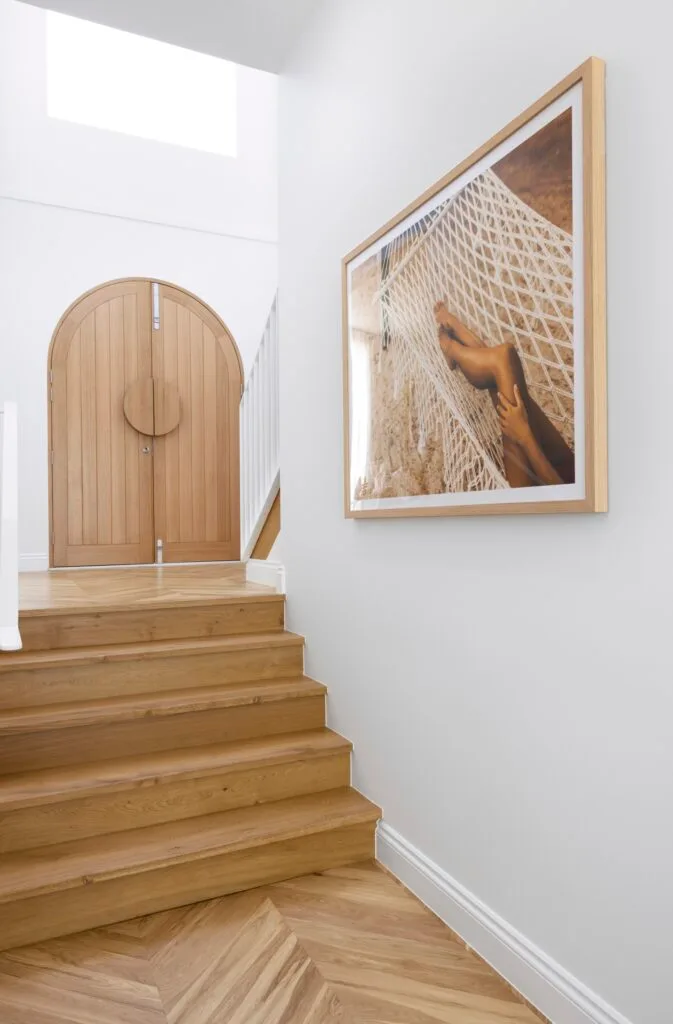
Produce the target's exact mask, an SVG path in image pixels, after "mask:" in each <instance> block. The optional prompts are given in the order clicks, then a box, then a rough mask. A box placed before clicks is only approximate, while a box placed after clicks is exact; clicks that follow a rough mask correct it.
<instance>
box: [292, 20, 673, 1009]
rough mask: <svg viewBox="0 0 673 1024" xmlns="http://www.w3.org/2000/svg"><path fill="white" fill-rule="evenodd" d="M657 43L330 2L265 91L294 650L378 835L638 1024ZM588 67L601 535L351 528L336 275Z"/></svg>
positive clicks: (655, 282)
mask: <svg viewBox="0 0 673 1024" xmlns="http://www.w3.org/2000/svg"><path fill="white" fill-rule="evenodd" d="M670 28H671V24H670V14H669V13H667V8H666V7H665V6H664V5H662V4H660V3H658V2H656V0H643V2H642V3H640V4H639V5H638V6H637V7H634V5H633V4H632V3H626V2H624V0H557V3H555V4H553V5H550V4H543V3H539V2H538V0H515V2H512V3H507V4H503V3H502V2H501V0H472V2H471V3H469V4H467V3H459V2H455V0H441V2H440V0H413V2H412V0H339V2H338V3H337V2H325V3H324V4H323V7H322V9H321V14H320V16H319V18H317V19H316V21H315V22H314V24H313V27H312V30H311V32H310V33H309V34H308V35H307V37H306V38H305V40H304V45H303V46H302V48H301V50H300V51H299V52H297V53H296V55H295V58H294V60H293V62H292V64H291V66H290V67H288V69H287V74H285V75H283V77H282V79H281V118H280V139H281V182H280V185H281V220H280V232H281V248H280V259H281V267H280V287H281V294H282V302H281V344H282V354H281V355H282V358H281V376H282V379H281V410H282V420H281V438H282V458H281V464H282V475H283V552H284V560H285V563H286V566H287V572H288V587H289V595H290V597H289V624H290V628H293V629H297V630H299V631H301V632H302V633H305V634H306V635H307V637H308V671H309V672H310V673H311V674H312V675H314V676H316V677H317V678H318V679H321V680H323V681H325V682H326V683H328V684H329V687H330V702H329V708H330V721H331V725H332V726H333V727H335V728H336V729H338V730H339V731H341V732H343V733H344V734H345V735H347V736H349V737H350V738H351V739H353V740H354V741H355V751H356V756H355V782H356V784H357V786H358V787H359V788H361V789H362V790H363V791H364V792H365V793H366V794H368V795H369V796H371V797H372V798H373V799H375V800H377V801H379V802H381V803H382V805H383V807H384V810H385V818H386V820H387V822H389V823H390V825H391V826H393V827H394V828H395V829H397V830H398V831H399V832H400V833H401V834H402V835H403V836H404V837H405V838H406V839H407V840H409V841H410V842H412V843H413V844H415V845H416V846H417V847H418V848H420V850H421V851H423V853H424V854H426V855H427V856H428V857H430V858H432V859H433V860H434V861H435V862H436V863H438V864H439V865H440V866H441V867H442V868H443V869H444V870H445V871H447V872H449V873H450V875H451V876H453V877H454V878H455V879H457V880H458V881H459V882H460V883H462V884H463V885H464V886H466V887H467V888H468V889H469V890H470V891H471V892H472V893H474V894H476V895H477V896H478V897H479V898H480V899H481V900H483V901H485V903H486V904H488V905H489V906H490V907H491V908H493V909H494V910H495V911H497V912H498V913H499V914H500V915H502V917H503V918H505V919H506V920H507V921H508V922H510V923H511V924H512V925H514V926H515V927H516V928H518V929H519V930H520V931H521V932H522V933H523V934H524V935H526V936H527V937H528V938H529V939H531V940H532V941H533V942H535V943H537V945H538V946H540V947H541V948H542V949H543V950H544V951H545V952H546V953H547V954H549V955H550V956H551V957H553V958H555V959H556V961H558V962H559V963H560V964H561V965H563V966H564V967H565V968H566V969H567V970H569V971H570V972H572V974H573V975H574V976H575V977H576V978H578V979H580V981H582V982H584V983H586V984H587V985H588V986H590V987H591V989H592V990H594V991H595V992H596V993H598V994H599V995H600V996H602V997H604V998H605V999H606V1000H608V1001H609V1002H610V1003H611V1004H613V1005H614V1006H615V1007H617V1008H618V1009H619V1010H620V1011H621V1012H622V1013H623V1014H625V1015H626V1016H627V1017H629V1018H630V1019H631V1020H632V1021H633V1022H634V1024H665V1022H670V1020H671V1010H670V1006H671V996H670V951H671V942H670V920H671V912H672V911H673V883H672V882H671V864H672V863H673V824H672V821H673V819H672V815H671V806H673V802H672V797H673V791H672V789H673V787H672V783H671V779H672V778H673V743H672V742H671V728H672V727H671V723H672V722H673V689H672V687H671V662H672V658H671V652H670V644H669V636H670V631H671V630H670V616H671V589H672V588H671V568H672V555H673V529H672V528H671V507H672V502H673V473H672V472H671V465H672V460H673V455H672V445H671V429H670V417H669V410H670V404H671V403H670V381H671V380H672V379H673V344H671V329H670V319H671V317H670V294H671V285H670V278H671V268H672V266H673V251H672V249H671V237H672V236H673V232H672V230H671V229H672V227H673V225H672V223H671V222H672V219H673V218H672V214H671V208H670V204H669V202H668V200H667V185H668V181H669V179H670V177H671V173H672V172H673V137H672V136H671V132H670V131H669V130H668V125H669V122H670V109H669V108H670V96H671V94H672V93H673V67H672V65H671V59H670V52H669V50H670ZM592 53H593V54H596V55H598V56H602V57H604V58H605V59H606V60H607V64H608V225H609V244H608V248H609V254H608V255H609V362H610V371H609V415H610V438H609V440H610V512H609V514H607V515H602V516H587V517H574V518H573V517H571V516H536V517H528V518H517V517H504V518H490V517H489V518H474V519H470V518H464V519H446V520H442V519H437V520H430V521H427V520H406V521H405V520H390V521H384V520H383V521H381V520H379V521H376V520H373V521H372V520H369V521H347V520H345V519H344V518H343V514H342V465H343V450H342V404H341V403H342V392H341V334H340V331H341V324H340V303H341V296H340V262H339V261H340V259H341V257H342V256H343V254H344V253H346V252H347V251H349V250H350V249H351V248H352V247H353V246H354V245H355V244H357V243H358V242H360V241H361V240H362V239H363V238H364V237H366V236H367V235H368V234H369V233H370V232H372V231H373V230H375V229H376V228H377V227H379V226H380V225H381V224H382V223H383V222H385V221H386V220H387V219H388V218H390V217H391V216H392V215H394V214H395V213H396V212H397V211H398V210H399V209H400V208H402V207H403V206H404V205H405V204H407V203H408V202H409V201H410V200H412V199H414V198H415V197H416V196H417V195H418V194H419V193H420V192H421V191H422V190H423V189H424V188H425V187H426V186H427V185H429V184H430V183H431V182H432V181H433V180H436V179H437V178H438V177H439V176H441V175H442V174H443V173H445V172H446V171H447V170H449V169H450V168H451V167H452V166H453V165H455V164H456V163H457V162H458V161H459V160H461V159H462V158H463V157H465V156H466V155H467V154H469V153H470V152H471V151H472V150H473V149H474V148H476V147H477V146H478V145H480V144H481V143H482V142H484V141H485V140H486V139H488V138H489V137H490V136H491V135H492V134H493V133H494V132H496V131H497V130H498V129H499V128H501V127H502V126H503V125H504V124H505V123H506V122H507V121H509V120H510V119H511V118H512V117H513V116H515V115H517V114H518V113H519V112H520V111H521V110H523V109H524V108H525V107H526V106H528V105H529V104H530V103H531V102H532V101H534V100H535V99H537V98H538V96H540V95H541V94H542V93H543V92H544V91H545V90H546V89H547V88H549V87H551V86H552V85H554V84H555V83H556V81H558V80H560V79H561V78H562V77H563V76H564V75H565V74H566V73H568V72H569V71H570V70H572V69H573V68H574V67H576V66H577V65H578V64H580V63H581V62H582V61H583V60H584V59H585V58H586V57H587V56H589V55H590V54H592ZM566 1019H567V1018H566ZM606 1019H613V1018H606ZM559 1021H560V1018H559Z"/></svg>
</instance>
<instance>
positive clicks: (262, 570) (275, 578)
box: [245, 558, 286, 594]
mask: <svg viewBox="0 0 673 1024" xmlns="http://www.w3.org/2000/svg"><path fill="white" fill-rule="evenodd" d="M245 566H246V568H245V578H246V579H247V581H248V583H262V584H263V585H264V586H265V587H273V589H274V590H275V591H276V592H277V593H278V594H285V593H286V590H285V567H284V566H283V565H281V563H280V562H270V561H268V560H266V561H264V560H262V559H261V558H249V559H248V561H247V562H246V563H245Z"/></svg>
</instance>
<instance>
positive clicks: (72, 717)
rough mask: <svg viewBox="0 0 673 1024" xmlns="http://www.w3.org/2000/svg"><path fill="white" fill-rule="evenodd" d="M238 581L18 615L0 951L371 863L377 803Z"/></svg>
mask: <svg viewBox="0 0 673 1024" xmlns="http://www.w3.org/2000/svg"><path fill="white" fill-rule="evenodd" d="M130 571H132V570H129V572H130ZM103 572H105V570H103ZM248 587H249V590H250V592H249V593H248V592H246V585H245V584H242V585H241V587H239V588H238V589H237V590H236V592H235V593H233V594H230V595H228V596H222V597H208V598H207V599H193V598H185V599H184V600H180V599H172V600H170V601H166V600H165V599H163V598H161V597H157V598H156V599H152V598H150V599H144V600H143V601H142V603H136V604H133V603H131V604H129V603H128V602H126V603H114V600H113V599H111V600H110V601H109V602H108V603H107V604H101V603H100V602H98V603H96V604H95V605H92V604H91V603H89V602H83V603H81V604H78V605H75V606H72V607H54V608H36V609H32V610H30V611H25V612H23V613H22V614H21V618H20V627H21V633H22V637H23V641H24V650H23V651H21V652H18V653H15V654H6V655H2V656H0V949H9V948H12V947H15V946H19V945H24V944H28V943H33V942H37V941H41V940H43V939H47V938H51V937H54V936H58V935H65V934H68V933H70V932H76V931H80V930H83V929H87V928H92V927H98V926H101V925H105V924H110V923H112V922H115V921H121V920H125V919H127V918H132V917H137V916H139V915H143V914H147V913H152V912H155V911H158V910H164V909H167V908H169V907H176V906H180V905H183V904H187V903H192V902H197V901H199V900H204V899H209V898H211V897H214V896H218V895H222V894H224V893H229V892H234V891H237V890H241V889H247V888H252V887H254V886H258V885H262V884H265V883H268V882H273V881H280V880H282V879H286V878H291V877H293V876H297V875H302V874H305V873H307V872H312V871H321V870H325V869H327V868H331V867H337V866H340V865H345V864H349V863H354V862H356V861H361V860H365V859H368V858H371V857H373V855H374V829H375V826H376V821H377V818H378V816H379V811H378V809H377V808H376V807H374V806H373V805H372V804H370V803H369V802H368V801H367V800H365V799H364V798H363V797H362V796H360V794H358V793H356V792H355V791H354V790H352V789H351V788H350V787H349V781H350V750H351V748H350V744H349V743H348V742H347V741H346V740H345V739H343V738H342V737H340V736H337V735H336V734H335V733H333V732H331V731H330V730H329V729H327V728H326V727H325V688H324V687H323V686H322V685H321V684H320V683H317V682H315V681H313V680H311V679H308V678H307V677H306V676H304V675H303V640H302V638H301V637H299V636H296V635H294V634H291V633H288V632H285V631H284V629H283V623H284V599H283V598H282V597H281V596H279V595H277V594H274V593H273V592H271V591H266V590H265V588H261V587H250V586H249V585H248Z"/></svg>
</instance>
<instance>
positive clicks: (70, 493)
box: [49, 279, 243, 566]
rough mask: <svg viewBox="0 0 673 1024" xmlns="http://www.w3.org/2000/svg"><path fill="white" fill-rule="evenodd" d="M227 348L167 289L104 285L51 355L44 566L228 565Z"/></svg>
mask: <svg viewBox="0 0 673 1024" xmlns="http://www.w3.org/2000/svg"><path fill="white" fill-rule="evenodd" d="M242 383H243V374H242V368H241V360H240V356H239V353H238V349H237V347H236V344H235V342H234V340H233V338H232V337H231V335H230V333H229V331H228V330H227V328H226V327H225V325H224V324H223V323H222V321H221V320H220V319H219V317H217V316H216V314H215V313H214V312H213V311H212V310H211V309H210V308H209V307H207V306H206V305H204V304H203V303H202V302H200V301H199V300H198V299H197V298H196V297H195V296H193V295H191V294H190V293H188V292H185V291H183V290H182V289H181V288H177V287H175V286H174V285H169V284H164V283H160V282H152V281H149V280H144V279H128V280H123V281H114V282H112V283H110V284H105V285H102V286H100V287H99V288H95V289H94V290H93V291H91V292H88V293H87V294H86V295H84V296H82V297H81V298H80V299H78V300H77V302H75V303H74V305H73V306H71V307H70V309H69V310H68V311H67V312H66V313H65V315H64V316H63V318H62V319H61V321H60V323H59V325H58V327H57V329H56V332H55V334H54V338H53V341H52V345H51V349H50V356H49V398H50V463H51V529H52V534H51V564H52V565H53V566H80V565H125V564H126V565H128V564H139V563H152V562H155V561H161V560H163V561H165V562H199V561H217V560H227V561H230V560H236V559H238V558H239V556H240V536H239V403H240V398H241V388H242Z"/></svg>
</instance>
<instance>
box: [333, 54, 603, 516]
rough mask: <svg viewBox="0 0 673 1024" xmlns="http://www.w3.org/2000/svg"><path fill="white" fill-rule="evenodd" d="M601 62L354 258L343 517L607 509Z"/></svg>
mask: <svg viewBox="0 0 673 1024" xmlns="http://www.w3.org/2000/svg"><path fill="white" fill-rule="evenodd" d="M604 83H605V65H604V63H603V61H601V60H599V59H598V58H596V57H592V58H590V59H589V60H587V61H586V62H585V63H584V64H582V65H581V67H579V68H578V69H577V70H576V71H574V72H572V74H570V75H568V76H567V78H565V79H564V80H563V81H562V82H560V83H559V84H558V85H557V86H555V87H554V88H553V89H551V90H550V91H549V92H548V93H546V94H545V95H544V96H543V97H542V98H541V99H540V100H538V101H537V103H534V104H533V105H532V106H531V107H529V108H528V109H527V110H526V111H524V113H522V114H521V115H520V116H519V117H517V118H516V119H515V120H514V121H512V122H511V123H510V124H508V125H507V126H506V127H505V128H503V129H502V131H500V132H498V134H497V135H495V136H494V137H493V138H491V139H490V140H489V141H488V142H487V143H485V144H484V145H483V146H481V147H480V148H479V149H478V150H477V151H476V152H475V153H473V154H472V155H471V156H470V157H468V158H467V159H466V160H464V161H463V162H462V163H461V164H459V165H458V166H457V167H455V168H454V169H453V170H452V171H450V172H449V173H448V174H447V175H445V176H444V177H443V178H442V179H440V181H438V182H437V183H436V184H434V185H432V186H431V187H430V188H429V189H427V191H426V192H424V193H423V195H421V196H419V198H418V199H416V200H415V201H414V202H413V203H411V204H410V205H409V206H408V207H406V208H405V209H404V210H402V211H401V213H399V214H398V215H397V216H396V217H394V218H393V219H392V220H391V221H389V222H388V223H387V224H385V225H384V226H383V227H382V228H381V229H380V230H379V231H377V232H376V233H375V234H374V235H372V236H371V237H369V238H367V239H366V240H365V241H364V242H362V243H361V244H360V245H358V246H357V248H355V249H354V250H353V251H352V252H350V253H349V254H348V255H347V256H346V257H345V258H344V260H343V263H342V283H343V358H344V435H345V436H344V441H345V460H344V462H345V466H344V469H345V472H344V490H345V514H346V516H347V517H349V518H366V517H385V516H419V515H420V516H437V515H501V514H512V513H540V512H547V513H549V512H605V511H607V504H608V492H607V395H606V390H607V379H606V298H605V283H606V282H605V84H604Z"/></svg>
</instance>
